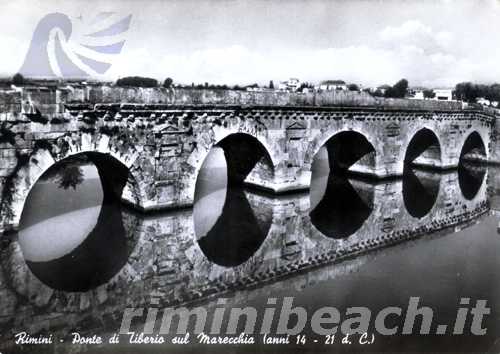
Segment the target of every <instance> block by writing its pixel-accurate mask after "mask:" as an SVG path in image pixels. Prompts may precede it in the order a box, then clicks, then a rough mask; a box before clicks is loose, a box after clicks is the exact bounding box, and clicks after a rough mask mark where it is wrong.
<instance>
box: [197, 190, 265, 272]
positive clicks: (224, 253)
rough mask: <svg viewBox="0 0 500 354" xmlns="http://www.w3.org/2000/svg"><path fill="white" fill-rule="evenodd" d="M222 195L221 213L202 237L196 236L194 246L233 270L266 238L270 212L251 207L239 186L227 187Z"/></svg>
mask: <svg viewBox="0 0 500 354" xmlns="http://www.w3.org/2000/svg"><path fill="white" fill-rule="evenodd" d="M226 195H227V196H226V198H225V200H224V207H223V209H222V212H221V214H220V215H219V216H218V217H217V219H216V222H215V223H214V226H213V227H212V228H211V229H210V230H209V231H208V232H207V233H206V234H204V235H199V237H200V236H201V237H200V238H199V239H198V244H199V246H200V248H201V250H202V251H203V253H204V254H205V256H206V257H207V258H208V259H209V260H210V261H211V262H213V263H215V264H218V265H221V266H224V267H235V266H238V265H240V264H242V263H244V262H246V261H247V260H248V259H250V257H252V256H253V255H254V254H255V252H257V250H258V249H259V248H260V246H261V245H262V243H263V242H264V240H265V239H266V236H267V234H268V232H269V228H270V226H271V221H272V210H271V209H270V208H265V207H264V208H262V206H259V205H254V206H252V204H251V203H250V201H249V200H248V198H247V196H246V195H245V191H244V190H243V188H241V187H231V188H229V189H228V190H227V194H226ZM213 196H214V197H220V196H221V194H213ZM216 203H217V202H216ZM196 222H197V220H196V219H195V223H196Z"/></svg>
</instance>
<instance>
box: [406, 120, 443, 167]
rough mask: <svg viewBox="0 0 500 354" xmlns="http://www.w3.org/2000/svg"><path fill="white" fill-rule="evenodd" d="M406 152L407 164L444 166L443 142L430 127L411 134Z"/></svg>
mask: <svg viewBox="0 0 500 354" xmlns="http://www.w3.org/2000/svg"><path fill="white" fill-rule="evenodd" d="M404 154H405V155H404V160H403V161H404V164H405V166H408V165H416V166H422V167H441V166H442V144H441V141H440V139H439V137H438V135H437V134H436V133H435V131H434V130H433V129H431V128H430V127H424V128H421V129H419V130H417V131H416V132H415V133H414V134H413V135H412V136H411V139H410V140H409V141H408V144H407V145H406V149H405V150H404Z"/></svg>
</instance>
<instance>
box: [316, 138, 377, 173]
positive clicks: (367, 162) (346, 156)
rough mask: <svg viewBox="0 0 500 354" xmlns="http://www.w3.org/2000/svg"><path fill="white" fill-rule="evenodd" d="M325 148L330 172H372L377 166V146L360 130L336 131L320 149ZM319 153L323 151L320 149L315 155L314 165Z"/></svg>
mask: <svg viewBox="0 0 500 354" xmlns="http://www.w3.org/2000/svg"><path fill="white" fill-rule="evenodd" d="M323 148H325V149H326V152H327V158H328V168H329V170H330V172H333V173H336V174H345V173H348V172H350V173H369V174H370V173H372V172H373V169H374V168H375V147H374V146H373V145H372V144H371V143H370V142H369V141H368V139H367V137H366V136H365V135H363V134H362V133H360V132H357V131H354V130H345V131H340V132H338V133H335V134H334V135H332V136H331V137H330V138H329V139H328V140H327V141H326V142H325V143H324V144H323V146H322V147H321V148H320V150H322V149H323ZM318 154H319V155H321V152H320V151H318V152H317V153H316V156H314V157H313V163H312V164H313V165H314V164H315V162H316V160H317V158H318ZM313 173H314V171H313Z"/></svg>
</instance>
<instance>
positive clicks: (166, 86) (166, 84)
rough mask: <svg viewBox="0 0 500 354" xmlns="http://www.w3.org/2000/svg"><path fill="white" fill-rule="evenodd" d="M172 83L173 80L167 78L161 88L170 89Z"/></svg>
mask: <svg viewBox="0 0 500 354" xmlns="http://www.w3.org/2000/svg"><path fill="white" fill-rule="evenodd" d="M173 82H174V80H172V79H171V78H170V77H167V78H166V79H165V81H163V87H165V88H171V87H172V83H173Z"/></svg>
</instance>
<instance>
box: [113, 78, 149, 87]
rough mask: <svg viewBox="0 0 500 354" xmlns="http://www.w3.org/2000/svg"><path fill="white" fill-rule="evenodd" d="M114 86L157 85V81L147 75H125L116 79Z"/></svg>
mask: <svg viewBox="0 0 500 354" xmlns="http://www.w3.org/2000/svg"><path fill="white" fill-rule="evenodd" d="M116 86H120V87H157V86H158V81H156V80H155V79H151V78H149V77H142V76H127V77H123V78H121V79H118V80H116Z"/></svg>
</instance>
